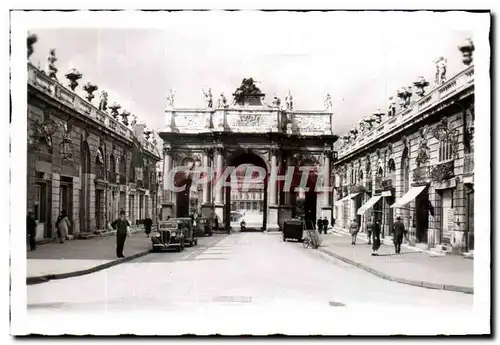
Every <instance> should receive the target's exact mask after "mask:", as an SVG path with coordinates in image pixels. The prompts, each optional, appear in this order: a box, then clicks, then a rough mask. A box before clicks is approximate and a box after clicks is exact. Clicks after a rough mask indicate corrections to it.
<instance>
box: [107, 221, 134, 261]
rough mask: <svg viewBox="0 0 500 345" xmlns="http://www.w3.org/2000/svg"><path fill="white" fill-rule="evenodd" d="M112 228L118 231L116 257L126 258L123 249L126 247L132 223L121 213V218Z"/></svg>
mask: <svg viewBox="0 0 500 345" xmlns="http://www.w3.org/2000/svg"><path fill="white" fill-rule="evenodd" d="M111 226H112V227H113V229H116V256H118V257H119V258H124V257H125V256H124V255H123V247H124V246H125V240H126V239H127V235H128V227H129V226H130V223H129V222H128V220H126V219H125V212H124V211H121V212H120V218H118V219H117V220H115V221H114V222H113V223H112V224H111Z"/></svg>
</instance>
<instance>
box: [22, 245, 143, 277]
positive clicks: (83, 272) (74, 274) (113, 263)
mask: <svg viewBox="0 0 500 345" xmlns="http://www.w3.org/2000/svg"><path fill="white" fill-rule="evenodd" d="M149 253H150V250H147V251H144V252H141V253H137V254H134V255H131V256H127V257H125V258H121V259H118V260H113V261H110V262H106V263H105V264H101V265H98V266H94V267H91V268H87V269H84V270H80V271H73V272H67V273H56V274H46V275H43V276H36V277H27V278H26V285H35V284H41V283H46V282H48V281H49V280H54V279H66V278H72V277H78V276H83V275H86V274H90V273H94V272H97V271H101V270H104V269H106V268H109V267H113V266H116V265H119V264H121V263H124V262H127V261H131V260H134V259H137V258H139V257H141V256H145V255H147V254H149Z"/></svg>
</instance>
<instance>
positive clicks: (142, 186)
mask: <svg viewBox="0 0 500 345" xmlns="http://www.w3.org/2000/svg"><path fill="white" fill-rule="evenodd" d="M135 185H136V187H137V188H144V183H143V181H142V180H137V181H135Z"/></svg>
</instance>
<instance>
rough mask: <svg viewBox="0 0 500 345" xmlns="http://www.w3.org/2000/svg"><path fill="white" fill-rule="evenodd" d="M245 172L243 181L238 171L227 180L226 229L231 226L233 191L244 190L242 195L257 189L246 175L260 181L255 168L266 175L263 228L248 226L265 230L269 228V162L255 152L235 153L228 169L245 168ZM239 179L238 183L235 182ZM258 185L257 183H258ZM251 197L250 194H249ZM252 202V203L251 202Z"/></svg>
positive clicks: (229, 159)
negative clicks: (236, 189)
mask: <svg viewBox="0 0 500 345" xmlns="http://www.w3.org/2000/svg"><path fill="white" fill-rule="evenodd" d="M243 166H244V171H243V173H244V174H245V175H243V177H242V179H241V175H238V172H237V171H234V173H231V174H229V175H228V176H227V178H226V186H225V187H224V195H225V204H224V213H223V214H224V224H225V227H226V229H228V228H229V227H230V226H231V204H232V202H231V199H232V191H233V189H234V188H240V187H241V188H242V193H246V192H248V193H253V192H254V189H257V188H256V186H251V185H250V182H251V181H248V180H246V178H247V177H248V176H246V174H247V173H248V174H250V173H251V172H253V174H252V175H251V176H250V178H251V179H252V180H257V179H259V176H258V172H257V171H256V169H254V168H253V167H258V168H262V169H264V170H265V175H264V176H262V185H263V193H262V195H263V200H262V203H263V207H262V223H261V226H256V225H255V224H254V223H251V224H247V226H248V229H249V230H250V229H253V230H265V229H266V228H267V221H268V181H269V174H270V169H269V162H268V161H267V160H266V159H265V158H263V157H262V156H261V155H259V154H258V153H255V152H253V151H252V150H238V151H236V152H233V153H232V154H231V156H230V157H229V158H228V159H227V160H226V169H228V168H229V169H232V168H234V169H237V168H238V167H243ZM235 179H237V181H235ZM256 184H257V183H256ZM247 195H250V194H247ZM249 202H250V201H249Z"/></svg>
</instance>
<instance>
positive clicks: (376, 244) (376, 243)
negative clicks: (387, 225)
mask: <svg viewBox="0 0 500 345" xmlns="http://www.w3.org/2000/svg"><path fill="white" fill-rule="evenodd" d="M372 236H373V245H372V250H373V251H372V255H375V256H377V255H378V249H379V248H380V220H379V219H377V220H375V223H373V227H372Z"/></svg>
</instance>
